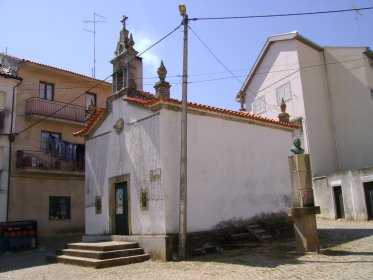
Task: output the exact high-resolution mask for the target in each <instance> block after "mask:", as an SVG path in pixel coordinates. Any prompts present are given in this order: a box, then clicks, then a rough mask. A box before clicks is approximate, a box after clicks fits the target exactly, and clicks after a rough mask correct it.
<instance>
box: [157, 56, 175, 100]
mask: <svg viewBox="0 0 373 280" xmlns="http://www.w3.org/2000/svg"><path fill="white" fill-rule="evenodd" d="M157 73H158V77H159V82H157V83H156V84H155V85H154V88H155V96H156V97H157V98H170V87H171V85H170V83H168V82H166V80H165V79H166V74H167V69H166V67H164V64H163V60H162V61H161V65H160V66H159V68H158V70H157Z"/></svg>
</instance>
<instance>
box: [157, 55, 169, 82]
mask: <svg viewBox="0 0 373 280" xmlns="http://www.w3.org/2000/svg"><path fill="white" fill-rule="evenodd" d="M157 73H158V77H159V80H161V82H164V81H165V79H166V74H167V69H166V67H165V66H164V64H163V60H161V65H160V66H159V68H158V70H157Z"/></svg>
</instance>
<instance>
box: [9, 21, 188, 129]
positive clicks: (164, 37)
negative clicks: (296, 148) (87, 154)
mask: <svg viewBox="0 0 373 280" xmlns="http://www.w3.org/2000/svg"><path fill="white" fill-rule="evenodd" d="M181 25H182V23H180V24H179V25H178V26H177V27H176V28H175V29H173V30H172V31H170V32H169V33H168V34H166V35H165V36H163V37H162V38H161V39H159V40H158V41H157V42H155V43H154V44H152V45H150V46H149V47H148V48H146V49H145V50H144V51H142V52H141V53H139V54H138V56H141V55H142V54H144V53H145V52H147V51H148V50H150V49H151V48H153V47H154V46H156V45H158V44H159V43H160V42H162V41H163V40H164V39H166V38H167V37H169V36H170V35H171V34H172V33H174V32H175V31H176V30H178V29H179V28H180V26H181ZM136 57H137V56H135V57H134V58H132V59H131V60H130V61H128V62H127V63H126V64H125V65H124V66H123V67H121V68H120V69H118V70H117V71H115V72H114V73H113V74H111V75H109V76H107V77H106V78H105V79H103V80H100V81H99V82H98V83H96V85H94V86H92V87H90V88H89V89H88V90H86V91H84V92H83V93H82V94H80V95H78V96H77V97H75V98H74V99H73V100H71V101H70V102H68V103H65V104H64V105H63V106H61V107H60V108H59V109H57V110H56V111H54V112H53V113H51V114H49V115H47V116H45V117H44V118H42V119H40V120H38V121H37V122H35V123H33V124H31V125H29V126H28V127H26V128H24V129H22V130H21V131H19V132H16V133H14V134H15V135H19V134H21V133H23V132H25V131H26V130H28V129H30V128H32V127H34V126H35V125H37V124H39V123H41V122H42V121H45V120H46V119H48V118H50V117H52V116H53V115H55V114H56V113H57V112H59V111H61V110H62V109H63V108H65V107H66V106H68V105H70V104H71V103H73V102H74V101H75V100H77V99H78V98H80V97H81V96H83V95H84V94H86V93H88V92H89V91H91V90H93V89H94V88H96V87H98V86H99V85H101V84H102V83H104V82H105V81H106V80H107V79H109V78H110V77H111V76H112V75H114V74H117V73H118V72H119V71H123V70H124V69H125V68H126V67H127V66H128V65H129V64H130V63H131V62H132V61H134V60H135V59H136Z"/></svg>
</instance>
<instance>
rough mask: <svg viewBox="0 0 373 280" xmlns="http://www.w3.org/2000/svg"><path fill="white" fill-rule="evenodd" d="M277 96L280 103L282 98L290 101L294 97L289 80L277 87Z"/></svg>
mask: <svg viewBox="0 0 373 280" xmlns="http://www.w3.org/2000/svg"><path fill="white" fill-rule="evenodd" d="M276 98H277V104H278V105H280V104H281V103H282V98H283V99H284V102H287V101H290V100H291V99H292V95H291V87H290V83H289V82H288V83H286V84H284V85H282V86H280V87H278V88H276Z"/></svg>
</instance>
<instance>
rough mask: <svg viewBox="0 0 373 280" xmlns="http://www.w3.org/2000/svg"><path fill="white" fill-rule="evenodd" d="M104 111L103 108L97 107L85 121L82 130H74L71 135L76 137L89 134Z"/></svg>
mask: <svg viewBox="0 0 373 280" xmlns="http://www.w3.org/2000/svg"><path fill="white" fill-rule="evenodd" d="M105 112H106V109H105V108H100V109H97V110H96V112H95V113H94V114H93V115H92V116H91V117H90V118H89V119H88V120H87V121H86V124H85V126H84V128H83V129H82V130H79V131H77V132H74V133H73V135H74V136H75V137H78V136H81V137H84V136H86V135H88V134H90V133H91V132H92V131H93V129H94V128H95V127H96V126H97V124H98V123H99V121H100V120H101V118H102V117H103V116H104V113H105Z"/></svg>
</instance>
